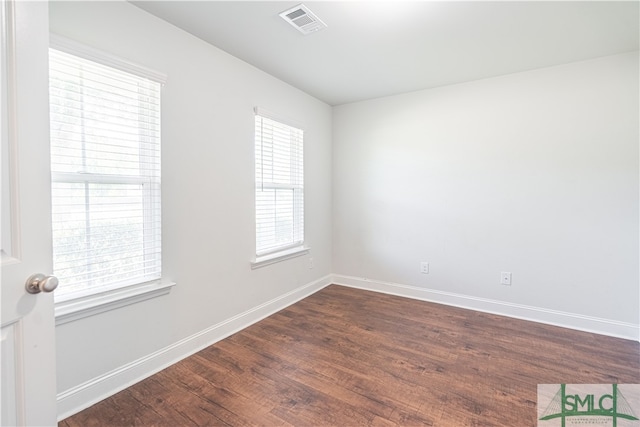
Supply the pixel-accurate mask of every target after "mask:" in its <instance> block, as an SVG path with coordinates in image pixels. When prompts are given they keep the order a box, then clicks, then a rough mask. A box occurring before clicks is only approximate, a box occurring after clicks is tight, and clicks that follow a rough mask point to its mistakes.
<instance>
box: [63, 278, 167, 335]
mask: <svg viewBox="0 0 640 427" xmlns="http://www.w3.org/2000/svg"><path fill="white" fill-rule="evenodd" d="M173 286H175V283H174V282H160V281H154V282H148V283H143V284H141V285H138V286H131V287H127V288H121V289H116V290H113V291H110V292H106V293H102V294H96V295H90V296H87V297H82V298H78V299H73V300H69V301H62V302H59V303H56V305H55V316H56V326H58V325H63V324H65V323H69V322H74V321H76V320H80V319H83V318H85V317H89V316H94V315H96V314H99V313H104V312H105V311H111V310H115V309H117V308H120V307H125V306H127V305H130V304H135V303H137V302H141V301H145V300H148V299H151V298H155V297H159V296H161V295H166V294H168V293H169V292H170V291H171V288H172V287H173Z"/></svg>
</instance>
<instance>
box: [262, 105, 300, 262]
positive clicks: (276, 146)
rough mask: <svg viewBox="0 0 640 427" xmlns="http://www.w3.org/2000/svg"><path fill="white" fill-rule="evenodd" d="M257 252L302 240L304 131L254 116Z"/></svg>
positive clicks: (297, 243)
mask: <svg viewBox="0 0 640 427" xmlns="http://www.w3.org/2000/svg"><path fill="white" fill-rule="evenodd" d="M255 146H256V148H255V153H256V157H255V165H256V255H257V256H261V255H267V254H270V253H274V252H277V251H281V250H284V249H288V248H293V247H296V246H301V245H302V244H303V243H304V164H303V158H304V156H303V131H302V130H301V129H298V128H295V127H292V126H289V125H287V124H284V123H281V122H279V121H276V120H274V119H272V118H269V117H265V115H264V114H263V113H262V112H261V111H257V112H256V118H255Z"/></svg>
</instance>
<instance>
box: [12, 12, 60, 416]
mask: <svg viewBox="0 0 640 427" xmlns="http://www.w3.org/2000/svg"><path fill="white" fill-rule="evenodd" d="M1 2H2V20H1V22H2V24H1V26H2V28H1V30H2V38H1V42H2V46H0V47H1V48H2V50H1V52H2V55H1V56H2V59H3V67H2V73H1V74H0V77H1V80H2V85H1V95H2V96H1V97H0V98H1V99H2V125H1V126H0V130H1V132H2V156H1V161H2V168H1V170H2V210H1V213H2V216H1V217H0V218H1V222H2V229H1V231H2V234H1V236H0V237H1V241H2V247H1V249H2V261H1V262H2V265H1V269H2V282H1V291H2V293H1V299H2V312H1V313H2V315H1V317H2V319H1V331H2V341H1V355H0V356H1V368H2V370H1V375H2V377H1V381H0V383H1V390H0V391H1V393H2V396H1V406H0V411H1V413H0V417H1V419H0V421H1V422H2V426H9V425H30V426H31V425H32V426H50V425H55V424H56V383H55V380H56V371H55V369H56V363H55V320H54V311H53V295H52V294H51V293H46V292H41V293H38V294H31V293H28V292H26V289H25V282H26V281H27V278H28V277H29V276H31V275H32V274H34V273H43V274H45V275H48V274H51V271H52V259H51V219H50V218H51V217H50V215H51V208H50V205H51V202H50V199H51V190H50V188H51V186H50V179H51V178H50V166H49V123H48V120H49V119H48V117H49V115H48V110H49V107H48V103H49V101H48V44H49V28H48V26H49V24H48V6H47V2H26V1H13V0H1Z"/></svg>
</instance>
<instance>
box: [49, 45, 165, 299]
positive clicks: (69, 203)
mask: <svg viewBox="0 0 640 427" xmlns="http://www.w3.org/2000/svg"><path fill="white" fill-rule="evenodd" d="M49 58H50V59H49V68H50V69H49V72H50V80H49V88H50V89H49V90H50V121H51V172H52V173H51V178H52V225H53V264H54V274H55V275H56V276H57V277H58V279H59V281H60V287H59V288H58V290H57V291H56V294H55V296H56V301H64V300H69V299H74V298H77V297H81V296H85V295H90V294H95V293H101V292H105V291H109V290H112V289H116V288H122V287H125V286H131V285H136V284H141V283H146V282H149V281H153V280H156V279H159V278H160V273H161V223H160V212H161V210H160V86H161V85H160V83H159V82H157V81H153V80H151V79H149V78H145V77H141V76H140V75H136V74H132V73H130V72H127V71H123V70H122V69H120V68H114V67H111V66H106V65H104V64H103V63H98V62H94V61H91V60H88V59H85V58H83V57H80V56H76V55H72V54H70V53H67V52H63V51H60V50H56V49H50V51H49Z"/></svg>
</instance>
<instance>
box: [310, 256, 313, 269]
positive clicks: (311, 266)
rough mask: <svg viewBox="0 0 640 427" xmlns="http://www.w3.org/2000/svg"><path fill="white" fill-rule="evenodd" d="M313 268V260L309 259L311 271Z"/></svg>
mask: <svg viewBox="0 0 640 427" xmlns="http://www.w3.org/2000/svg"><path fill="white" fill-rule="evenodd" d="M312 268H313V258H309V269H312Z"/></svg>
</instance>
